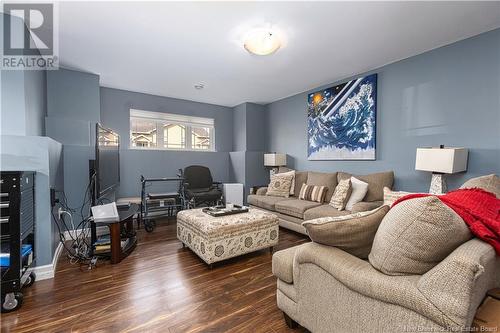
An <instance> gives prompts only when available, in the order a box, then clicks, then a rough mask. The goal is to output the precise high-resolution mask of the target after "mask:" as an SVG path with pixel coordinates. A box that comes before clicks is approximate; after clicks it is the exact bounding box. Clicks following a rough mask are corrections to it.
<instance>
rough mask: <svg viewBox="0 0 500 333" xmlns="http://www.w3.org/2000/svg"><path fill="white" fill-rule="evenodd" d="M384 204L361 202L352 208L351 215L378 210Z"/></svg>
mask: <svg viewBox="0 0 500 333" xmlns="http://www.w3.org/2000/svg"><path fill="white" fill-rule="evenodd" d="M383 204H384V201H382V200H380V201H369V202H368V201H361V202H358V203H356V204H354V205H353V206H352V213H359V212H366V211H369V210H373V209H375V208H378V207H380V206H382V205H383Z"/></svg>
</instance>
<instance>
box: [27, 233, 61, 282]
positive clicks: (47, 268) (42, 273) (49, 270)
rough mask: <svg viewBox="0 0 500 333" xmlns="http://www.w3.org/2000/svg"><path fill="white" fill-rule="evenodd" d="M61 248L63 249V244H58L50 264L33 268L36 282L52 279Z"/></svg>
mask: <svg viewBox="0 0 500 333" xmlns="http://www.w3.org/2000/svg"><path fill="white" fill-rule="evenodd" d="M63 248H64V246H63V243H61V242H59V244H58V245H57V248H56V251H55V252H54V258H52V263H51V264H48V265H43V266H37V267H35V268H34V272H35V274H36V280H37V281H40V280H47V279H52V278H53V277H54V274H55V272H56V267H57V261H58V260H59V257H60V256H61V253H62V251H63Z"/></svg>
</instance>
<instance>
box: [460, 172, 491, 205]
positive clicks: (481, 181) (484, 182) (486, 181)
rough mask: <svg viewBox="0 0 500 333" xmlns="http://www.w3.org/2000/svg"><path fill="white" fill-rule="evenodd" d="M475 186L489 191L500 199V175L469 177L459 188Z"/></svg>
mask: <svg viewBox="0 0 500 333" xmlns="http://www.w3.org/2000/svg"><path fill="white" fill-rule="evenodd" d="M475 187H477V188H480V189H483V190H485V191H488V192H491V193H493V194H495V195H496V196H497V198H499V199H500V177H498V176H497V175H495V174H491V175H487V176H481V177H476V178H471V179H469V180H468V181H466V182H465V183H464V184H463V185H462V186H460V188H475Z"/></svg>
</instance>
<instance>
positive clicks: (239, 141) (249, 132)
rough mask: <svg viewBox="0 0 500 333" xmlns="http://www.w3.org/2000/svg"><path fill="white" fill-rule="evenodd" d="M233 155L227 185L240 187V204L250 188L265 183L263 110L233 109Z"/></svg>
mask: <svg viewBox="0 0 500 333" xmlns="http://www.w3.org/2000/svg"><path fill="white" fill-rule="evenodd" d="M233 110H234V118H233V133H234V134H233V135H234V143H233V152H231V153H230V162H231V163H230V170H229V174H230V178H231V181H233V182H237V183H242V184H243V185H244V192H245V195H244V198H245V199H244V201H245V200H246V196H247V195H248V193H249V191H250V188H251V187H252V186H260V185H263V184H267V183H268V182H269V174H268V172H267V170H266V169H265V168H264V153H265V151H266V146H267V127H266V126H265V121H266V119H267V118H266V107H265V106H263V105H259V104H254V103H242V104H240V105H237V106H235V107H234V108H233Z"/></svg>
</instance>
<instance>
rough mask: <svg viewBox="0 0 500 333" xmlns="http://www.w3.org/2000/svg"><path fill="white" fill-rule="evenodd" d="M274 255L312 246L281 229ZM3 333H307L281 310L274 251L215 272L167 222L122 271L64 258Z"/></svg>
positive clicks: (8, 319)
mask: <svg viewBox="0 0 500 333" xmlns="http://www.w3.org/2000/svg"><path fill="white" fill-rule="evenodd" d="M279 237H280V240H279V244H278V246H276V247H275V250H281V249H284V248H288V247H291V246H295V245H298V244H301V243H303V242H305V241H307V240H308V239H307V238H306V237H305V236H302V235H299V234H296V233H294V232H291V231H288V230H286V229H280V235H279ZM1 331H2V332H167V333H176V332H252V333H258V332H275V333H277V332H304V331H305V330H303V329H301V328H299V329H296V330H289V329H288V328H287V326H286V324H285V321H284V319H283V315H282V312H281V311H280V310H279V309H278V308H277V306H276V278H275V277H274V276H273V275H272V273H271V254H270V253H269V251H268V250H263V251H259V252H255V253H251V254H248V255H245V256H241V257H238V258H233V259H230V260H227V261H225V262H222V263H219V264H217V265H215V266H214V268H213V269H212V270H210V269H208V266H207V265H206V264H205V263H204V262H202V261H201V259H199V258H198V257H197V256H196V255H195V254H194V253H193V252H191V251H190V250H189V249H183V248H182V245H181V243H180V242H179V241H178V240H177V238H176V227H175V222H174V221H173V220H171V221H170V223H168V224H167V223H165V221H161V223H159V224H158V226H157V228H156V229H155V231H154V232H153V233H151V234H148V233H146V232H145V231H144V229H141V230H138V245H137V248H136V249H135V251H134V252H133V253H132V254H131V255H130V256H129V257H127V258H126V259H125V260H124V261H122V262H121V263H120V264H117V265H111V264H109V262H106V261H100V262H98V263H97V268H95V269H93V270H90V271H89V270H87V267H86V266H82V267H80V266H78V265H71V264H70V263H69V262H68V259H67V258H66V257H65V256H61V258H60V259H59V262H58V265H57V272H56V276H55V278H54V279H51V280H44V281H38V282H35V284H34V285H33V286H32V287H30V288H27V289H24V304H23V306H22V308H21V309H20V310H18V311H16V312H12V313H7V314H2V315H1Z"/></svg>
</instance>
